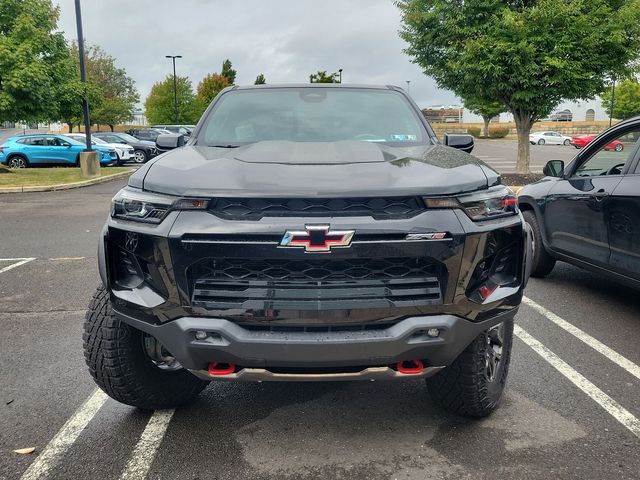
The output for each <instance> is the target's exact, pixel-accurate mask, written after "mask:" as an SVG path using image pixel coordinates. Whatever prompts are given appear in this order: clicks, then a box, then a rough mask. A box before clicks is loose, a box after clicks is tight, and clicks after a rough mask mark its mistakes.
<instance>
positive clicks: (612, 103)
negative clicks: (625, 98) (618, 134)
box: [609, 78, 616, 126]
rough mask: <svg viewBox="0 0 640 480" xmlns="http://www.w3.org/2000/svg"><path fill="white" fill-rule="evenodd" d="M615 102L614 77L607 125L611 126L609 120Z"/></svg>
mask: <svg viewBox="0 0 640 480" xmlns="http://www.w3.org/2000/svg"><path fill="white" fill-rule="evenodd" d="M615 102H616V79H615V78H614V79H613V83H612V84H611V105H610V106H609V126H611V120H612V118H613V106H614V105H615Z"/></svg>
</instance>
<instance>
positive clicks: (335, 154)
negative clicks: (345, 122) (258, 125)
mask: <svg viewBox="0 0 640 480" xmlns="http://www.w3.org/2000/svg"><path fill="white" fill-rule="evenodd" d="M234 158H235V159H236V160H239V161H241V162H246V163H274V164H281V165H346V164H350V163H381V162H391V161H394V160H397V159H398V157H396V156H395V155H393V154H392V153H390V152H389V151H388V150H386V149H385V147H384V146H383V145H380V144H376V143H373V142H361V141H355V140H345V141H341V142H331V143H330V142H288V141H277V140H272V141H265V142H258V143H252V144H250V145H246V146H244V147H240V148H238V149H237V150H235V151H234Z"/></svg>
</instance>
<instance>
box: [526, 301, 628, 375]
mask: <svg viewBox="0 0 640 480" xmlns="http://www.w3.org/2000/svg"><path fill="white" fill-rule="evenodd" d="M522 303H524V304H525V305H527V306H529V307H531V308H533V309H534V310H535V311H536V312H538V313H539V314H540V315H542V316H544V317H546V318H547V319H548V320H550V321H552V322H553V323H555V324H556V325H557V326H559V327H560V328H562V329H564V330H566V331H567V332H569V333H570V334H571V335H573V336H574V337H576V338H578V339H579V340H582V341H583V342H584V343H586V344H587V345H589V346H590V347H591V348H593V349H594V350H595V351H596V352H598V353H601V354H602V355H604V356H605V357H607V358H608V359H609V360H611V361H612V362H614V363H615V364H617V365H618V366H619V367H622V368H624V369H625V370H626V371H627V372H629V373H630V374H631V375H633V376H634V377H636V378H637V379H640V366H638V365H636V364H635V363H633V362H632V361H631V360H629V359H628V358H626V357H623V356H622V355H620V354H619V353H618V352H616V351H615V350H613V349H612V348H609V347H607V346H606V345H605V344H604V343H602V342H600V341H599V340H596V339H595V338H593V337H592V336H591V335H589V334H588V333H586V332H584V331H582V330H580V329H579V328H578V327H576V326H574V325H572V324H571V323H569V322H567V321H566V320H564V319H563V318H561V317H559V316H558V315H556V314H555V313H553V312H551V311H549V310H547V309H546V308H544V307H543V306H542V305H539V304H537V303H536V302H534V301H533V300H531V299H530V298H527V297H524V298H523V299H522Z"/></svg>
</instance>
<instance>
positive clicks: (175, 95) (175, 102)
mask: <svg viewBox="0 0 640 480" xmlns="http://www.w3.org/2000/svg"><path fill="white" fill-rule="evenodd" d="M165 56H166V57H167V58H170V59H171V61H172V62H173V106H174V108H175V115H176V125H178V124H179V123H180V122H179V121H178V85H177V82H176V58H182V55H165Z"/></svg>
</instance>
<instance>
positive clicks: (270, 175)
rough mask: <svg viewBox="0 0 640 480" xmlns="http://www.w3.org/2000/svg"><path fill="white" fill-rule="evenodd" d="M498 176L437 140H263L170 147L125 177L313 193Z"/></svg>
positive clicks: (188, 188)
mask: <svg viewBox="0 0 640 480" xmlns="http://www.w3.org/2000/svg"><path fill="white" fill-rule="evenodd" d="M499 181H500V180H499V175H498V174H497V173H496V172H495V171H493V170H492V169H491V168H489V167H488V166H487V165H485V164H484V163H483V162H482V161H480V160H479V159H477V158H475V157H473V156H471V155H469V154H467V153H464V152H462V151H459V150H455V149H453V148H449V147H445V146H442V145H428V146H420V147H389V146H386V145H381V144H378V143H373V142H360V141H341V142H323V143H310V142H304V143H302V142H287V141H267V142H258V143H253V144H249V145H244V146H241V147H238V148H219V147H204V146H185V147H182V148H179V149H176V150H172V151H170V152H167V153H165V154H163V155H160V156H159V157H157V158H156V159H155V160H153V161H151V162H148V163H147V164H146V165H145V166H143V167H142V168H140V169H139V170H138V171H137V172H136V173H135V174H134V175H132V176H131V177H130V181H129V185H130V186H133V187H137V188H143V189H144V190H148V191H152V192H158V193H166V194H170V195H181V196H207V197H213V196H218V197H236V196H245V197H306V198H313V197H344V196H349V197H362V196H381V195H392V196H404V195H448V194H456V193H460V192H467V191H474V190H480V189H485V188H487V186H490V185H494V184H497V183H499Z"/></svg>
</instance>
